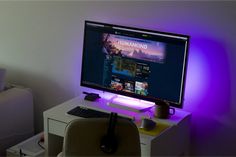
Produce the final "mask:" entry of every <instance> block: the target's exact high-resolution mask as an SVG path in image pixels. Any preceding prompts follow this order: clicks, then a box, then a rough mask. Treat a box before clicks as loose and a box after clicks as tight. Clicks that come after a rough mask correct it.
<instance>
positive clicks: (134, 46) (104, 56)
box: [81, 22, 188, 107]
mask: <svg viewBox="0 0 236 157" xmlns="http://www.w3.org/2000/svg"><path fill="white" fill-rule="evenodd" d="M123 28H124V27H112V26H111V25H106V24H100V23H99V24H97V23H93V22H86V23H85V32H84V49H83V61H82V62H83V63H82V75H81V76H82V77H81V85H82V86H87V87H91V88H96V89H101V90H104V91H109V92H113V93H118V94H122V95H128V96H131V97H136V98H140V99H144V100H150V101H155V100H156V99H162V100H166V101H169V102H172V103H174V104H177V105H180V104H181V97H182V92H183V91H182V88H183V85H184V69H185V59H186V53H187V50H186V49H187V43H188V38H187V37H185V36H180V37H179V36H174V35H166V34H162V33H159V32H158V33H153V32H150V33H149V32H148V31H137V30H136V29H130V28H129V29H123ZM177 107H181V106H177Z"/></svg>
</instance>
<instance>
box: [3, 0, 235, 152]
mask: <svg viewBox="0 0 236 157" xmlns="http://www.w3.org/2000/svg"><path fill="white" fill-rule="evenodd" d="M235 10H236V3H234V2H224V3H221V2H134V1H132V2H124V1H121V2H109V1H106V2H92V1H89V2H0V66H1V67H5V68H6V69H7V70H8V72H7V79H8V80H9V81H10V82H13V83H17V84H22V85H25V86H28V87H31V88H32V89H33V91H34V96H35V108H34V112H35V113H34V114H35V127H36V131H40V130H42V129H43V127H42V126H43V123H42V119H43V115H42V112H43V111H44V110H46V109H48V108H50V107H52V106H55V105H57V104H58V103H61V102H63V101H65V100H67V99H70V98H72V97H74V96H75V95H77V94H78V93H79V92H80V88H79V80H80V66H81V52H82V38H83V23H84V20H95V21H100V22H107V23H114V24H120V25H127V26H135V27H141V28H146V29H154V30H161V31H170V32H175V33H183V34H189V35H191V37H192V39H193V41H194V40H196V39H198V38H199V37H204V38H209V39H213V40H215V41H217V42H219V43H221V44H223V46H224V48H226V50H225V53H224V55H225V57H227V59H228V64H229V66H228V69H227V70H229V73H230V75H229V81H230V82H229V84H230V86H231V88H230V93H229V94H230V95H229V101H228V103H227V104H226V106H227V107H228V108H229V111H228V112H226V113H225V115H224V116H225V117H224V118H223V119H222V118H220V120H219V117H218V119H217V120H216V119H215V118H210V121H211V122H209V128H210V127H211V125H210V124H212V122H213V123H217V125H218V123H219V125H220V126H221V127H222V128H225V129H222V130H220V131H219V132H218V134H217V135H216V136H215V137H216V138H215V139H213V140H212V141H211V142H209V141H208V142H207V144H208V145H209V146H208V147H206V144H205V138H206V137H205V136H203V135H202V134H200V133H198V130H201V129H205V128H204V126H201V122H200V120H202V119H201V118H202V117H201V118H199V119H200V120H199V121H198V120H197V119H198V117H196V116H195V117H194V118H193V120H195V123H193V124H196V126H194V127H193V128H194V129H197V131H196V130H193V146H194V147H193V148H192V151H193V153H194V154H198V155H203V154H204V155H212V154H217V153H218V154H222V155H227V154H231V155H232V154H234V155H235V154H236V151H235V150H234V149H233V148H232V147H231V145H233V143H234V142H236V138H235V135H233V131H235V130H236V129H235V128H236V126H235V124H234V123H233V120H234V119H236V116H234V115H236V106H235V102H236V98H235V96H234V97H233V95H234V94H235V93H236V88H235V87H236V84H235V81H233V80H235V79H236V75H235V70H234V66H235V65H236V63H235V59H236V56H235V50H236V45H235V35H236V31H235V28H236V22H235V19H236V12H235ZM195 46H197V45H195ZM190 51H191V49H190ZM190 53H191V52H190ZM208 53H209V54H210V53H212V55H213V53H214V52H208ZM193 59H194V58H193ZM216 99H217V98H216ZM202 101H203V100H202ZM202 101H201V102H202ZM186 102H187V103H185V109H186V110H188V111H192V112H193V115H194V109H193V108H192V107H191V103H193V102H191V99H187V100H186ZM206 105H207V104H206ZM218 105H224V104H218ZM234 117H235V118H234ZM212 125H213V124H212ZM209 128H208V129H209ZM227 129H228V130H227ZM230 129H233V130H230ZM208 132H209V130H208ZM219 136H220V137H219ZM217 137H219V138H217ZM221 137H226V138H225V139H230V141H226V140H224V142H225V141H226V142H227V143H225V145H224V144H223V146H220V145H222V143H221V144H220V142H221V141H222V138H221ZM231 137H232V138H231Z"/></svg>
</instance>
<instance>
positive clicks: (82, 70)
mask: <svg viewBox="0 0 236 157" xmlns="http://www.w3.org/2000/svg"><path fill="white" fill-rule="evenodd" d="M87 23H91V24H98V25H99V24H100V25H104V26H107V27H119V28H124V29H131V30H137V31H144V32H147V33H148V32H150V33H159V34H163V35H170V36H176V37H183V38H186V41H187V44H186V50H185V58H184V65H183V66H184V67H183V73H184V74H183V75H182V77H183V78H182V79H183V80H182V86H181V88H182V89H181V93H180V102H172V101H169V100H165V99H161V98H154V97H148V96H142V95H138V94H135V93H128V92H124V91H115V90H112V89H108V88H105V87H98V86H94V85H90V84H86V83H83V81H82V80H83V73H84V68H83V66H84V53H85V37H86V25H87ZM189 39H190V36H189V35H183V34H177V33H170V32H162V31H156V30H149V29H142V28H136V27H129V26H123V25H116V24H108V23H103V22H96V21H89V20H85V22H84V37H83V52H82V64H81V78H80V86H82V87H88V88H92V89H97V90H102V91H105V92H110V93H114V94H119V95H124V96H128V97H132V98H137V99H142V100H146V101H151V102H157V101H160V100H162V101H163V100H164V101H167V102H169V104H170V106H173V107H176V108H183V101H184V92H185V85H186V83H185V82H186V75H187V65H188V53H189V52H188V51H189Z"/></svg>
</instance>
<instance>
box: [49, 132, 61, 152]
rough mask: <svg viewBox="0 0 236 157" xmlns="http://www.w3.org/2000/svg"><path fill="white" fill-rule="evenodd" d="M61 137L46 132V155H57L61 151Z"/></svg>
mask: <svg viewBox="0 0 236 157" xmlns="http://www.w3.org/2000/svg"><path fill="white" fill-rule="evenodd" d="M62 145H63V137H60V136H57V135H53V134H48V147H47V148H48V149H47V155H48V156H57V155H58V154H59V153H60V152H61V151H62Z"/></svg>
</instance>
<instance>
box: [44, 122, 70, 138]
mask: <svg viewBox="0 0 236 157" xmlns="http://www.w3.org/2000/svg"><path fill="white" fill-rule="evenodd" d="M66 126H67V123H64V122H61V121H57V120H53V119H48V132H49V133H50V134H54V135H58V136H62V137H64V134H65V129H66Z"/></svg>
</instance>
